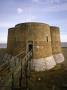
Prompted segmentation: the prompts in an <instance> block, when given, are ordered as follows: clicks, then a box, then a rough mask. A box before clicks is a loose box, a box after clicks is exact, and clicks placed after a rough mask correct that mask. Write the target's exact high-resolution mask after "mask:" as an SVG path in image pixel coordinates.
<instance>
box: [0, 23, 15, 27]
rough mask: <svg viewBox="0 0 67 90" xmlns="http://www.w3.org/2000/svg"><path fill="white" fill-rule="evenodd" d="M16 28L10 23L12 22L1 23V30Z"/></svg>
mask: <svg viewBox="0 0 67 90" xmlns="http://www.w3.org/2000/svg"><path fill="white" fill-rule="evenodd" d="M12 26H14V24H13V23H10V22H0V28H9V27H12Z"/></svg>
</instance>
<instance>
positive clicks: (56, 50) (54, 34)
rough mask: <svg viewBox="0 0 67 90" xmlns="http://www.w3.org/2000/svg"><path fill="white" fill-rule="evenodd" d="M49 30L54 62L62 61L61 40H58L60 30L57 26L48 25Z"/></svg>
mask: <svg viewBox="0 0 67 90" xmlns="http://www.w3.org/2000/svg"><path fill="white" fill-rule="evenodd" d="M50 32H51V46H52V53H53V56H54V59H55V61H56V63H62V62H63V61H64V56H63V54H62V50H61V42H60V31H59V27H54V26H51V27H50Z"/></svg>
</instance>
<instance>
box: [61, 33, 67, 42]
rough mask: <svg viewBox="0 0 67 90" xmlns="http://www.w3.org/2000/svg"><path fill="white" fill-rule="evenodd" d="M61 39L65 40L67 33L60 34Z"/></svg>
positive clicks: (66, 39) (66, 40)
mask: <svg viewBox="0 0 67 90" xmlns="http://www.w3.org/2000/svg"><path fill="white" fill-rule="evenodd" d="M61 41H62V42H67V34H61Z"/></svg>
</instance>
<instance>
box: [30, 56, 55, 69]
mask: <svg viewBox="0 0 67 90" xmlns="http://www.w3.org/2000/svg"><path fill="white" fill-rule="evenodd" d="M31 65H32V69H33V70H35V71H45V70H49V69H52V68H54V67H55V66H56V62H55V60H54V58H53V56H50V57H46V58H40V59H33V60H32V63H31Z"/></svg>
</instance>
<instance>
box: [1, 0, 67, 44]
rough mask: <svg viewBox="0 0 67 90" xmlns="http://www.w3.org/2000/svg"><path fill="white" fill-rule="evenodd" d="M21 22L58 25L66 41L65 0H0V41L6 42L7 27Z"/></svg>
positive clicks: (66, 14)
mask: <svg viewBox="0 0 67 90" xmlns="http://www.w3.org/2000/svg"><path fill="white" fill-rule="evenodd" d="M23 22H43V23H47V24H49V25H53V26H59V27H60V32H61V33H60V34H61V41H62V42H67V30H66V29H67V0H0V43H4V42H7V36H8V28H10V27H14V25H15V24H18V23H23Z"/></svg>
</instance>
